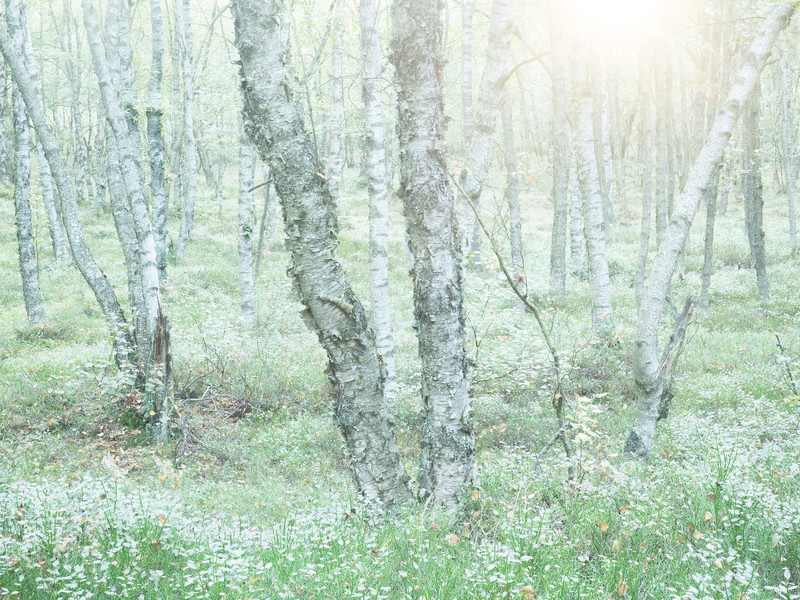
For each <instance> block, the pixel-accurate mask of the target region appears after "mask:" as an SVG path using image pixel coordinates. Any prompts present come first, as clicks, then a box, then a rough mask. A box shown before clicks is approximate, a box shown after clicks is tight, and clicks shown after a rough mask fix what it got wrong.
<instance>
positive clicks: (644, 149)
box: [634, 54, 653, 307]
mask: <svg viewBox="0 0 800 600" xmlns="http://www.w3.org/2000/svg"><path fill="white" fill-rule="evenodd" d="M639 88H640V90H639V91H640V101H639V111H640V113H641V117H640V118H639V123H640V132H641V139H640V141H641V152H640V156H641V158H640V160H641V162H642V214H641V231H640V234H639V260H638V262H637V266H636V281H635V284H634V286H635V293H636V306H637V307H638V306H641V304H642V298H643V297H644V282H645V277H646V275H647V257H648V255H649V252H650V229H651V228H650V222H651V219H652V212H653V211H652V198H653V134H652V130H653V123H652V107H651V98H652V95H651V93H650V61H648V60H646V59H645V55H644V54H642V55H641V56H640V57H639Z"/></svg>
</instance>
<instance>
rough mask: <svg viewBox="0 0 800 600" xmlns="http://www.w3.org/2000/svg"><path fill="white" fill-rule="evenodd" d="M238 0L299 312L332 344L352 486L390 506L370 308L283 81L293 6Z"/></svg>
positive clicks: (394, 471)
mask: <svg viewBox="0 0 800 600" xmlns="http://www.w3.org/2000/svg"><path fill="white" fill-rule="evenodd" d="M232 6H233V12H234V18H235V23H234V24H235V31H236V40H235V43H236V47H237V48H238V50H239V56H240V58H241V79H242V93H243V97H244V115H245V122H246V123H248V127H247V134H248V136H249V137H250V138H251V139H252V140H253V143H254V144H255V146H256V149H257V150H258V152H259V154H260V155H261V157H262V158H263V159H264V160H265V161H266V162H267V163H268V164H269V166H270V170H271V173H272V177H273V181H274V183H275V188H276V190H277V193H278V196H279V197H280V200H281V204H282V208H283V215H284V223H285V230H286V231H285V233H286V246H287V249H288V250H289V253H290V255H291V261H292V266H291V268H290V271H289V272H290V274H291V275H292V278H293V279H294V282H295V286H296V289H297V291H298V293H299V295H300V299H301V301H302V303H303V305H304V306H305V310H304V311H303V317H304V319H305V321H306V323H307V324H308V326H309V327H310V328H311V329H312V330H313V331H315V332H316V333H317V335H318V336H319V340H320V343H321V344H322V346H323V347H324V348H325V350H326V352H327V354H328V363H329V377H330V379H331V383H332V385H333V388H334V390H335V403H334V416H335V419H336V422H337V424H338V426H339V429H340V431H341V432H342V435H343V437H344V440H345V443H346V445H347V449H348V453H349V456H350V461H351V462H350V465H351V469H352V472H353V478H354V480H355V483H356V488H357V491H358V494H359V495H360V496H361V497H362V498H363V499H364V500H365V501H366V502H367V503H372V504H375V505H376V506H377V507H378V508H379V509H382V510H390V509H391V508H392V507H394V506H396V505H397V504H399V503H401V502H403V501H404V500H406V499H407V498H408V497H409V495H410V494H409V488H408V476H407V475H406V473H405V471H404V469H403V467H402V465H401V463H400V455H399V452H398V449H397V442H396V440H395V425H394V414H393V411H392V409H391V407H390V406H389V405H388V404H387V403H386V401H385V398H384V385H385V377H384V372H383V370H382V368H381V363H380V358H379V356H378V351H377V348H376V345H375V341H374V337H373V336H372V334H371V332H370V330H369V327H368V323H367V316H366V312H365V311H364V307H363V306H362V304H361V303H360V302H359V300H358V298H357V297H356V295H355V293H354V292H353V290H352V288H351V287H350V284H349V282H348V281H347V278H346V276H345V273H344V269H343V268H342V266H341V264H340V263H339V261H338V260H337V257H336V245H337V230H338V222H337V221H338V220H337V210H336V201H335V200H334V198H333V197H332V196H331V193H330V191H329V189H328V186H327V185H326V183H325V180H324V179H322V178H321V177H320V176H319V173H321V172H322V170H321V164H320V163H319V160H318V158H317V155H316V152H315V150H314V146H313V143H312V140H311V138H310V136H309V135H308V134H307V133H306V132H305V130H304V128H303V122H302V119H301V116H300V115H301V112H300V110H299V109H298V107H297V105H296V104H295V102H294V99H293V97H292V93H291V90H290V88H289V87H288V86H286V85H285V83H286V81H287V78H288V77H290V74H289V73H290V65H289V64H288V63H287V61H288V52H287V48H286V47H285V45H284V43H283V41H282V40H283V36H282V34H281V27H282V23H283V21H284V18H285V14H286V13H285V11H286V10H287V8H288V6H287V4H285V3H284V2H283V0H234V1H233V2H232Z"/></svg>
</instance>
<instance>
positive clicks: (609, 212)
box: [589, 56, 614, 224]
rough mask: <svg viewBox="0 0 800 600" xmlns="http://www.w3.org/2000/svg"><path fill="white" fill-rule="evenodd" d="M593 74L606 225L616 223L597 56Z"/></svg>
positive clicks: (596, 140)
mask: <svg viewBox="0 0 800 600" xmlns="http://www.w3.org/2000/svg"><path fill="white" fill-rule="evenodd" d="M590 63H591V72H590V73H589V79H590V85H591V93H592V129H593V131H594V135H593V138H594V155H595V158H596V160H597V183H598V186H599V191H600V198H601V199H602V207H603V221H604V222H605V223H606V224H611V223H613V222H614V206H613V204H612V202H611V194H610V186H609V182H608V177H609V175H610V172H609V171H607V169H606V156H605V144H604V140H605V138H606V133H607V130H608V127H607V124H606V123H605V122H604V121H605V119H604V112H605V110H604V109H605V94H603V77H602V72H603V65H602V62H601V60H600V58H598V57H597V56H592V58H591V60H590Z"/></svg>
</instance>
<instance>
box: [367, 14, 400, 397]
mask: <svg viewBox="0 0 800 600" xmlns="http://www.w3.org/2000/svg"><path fill="white" fill-rule="evenodd" d="M359 18H360V24H361V63H362V65H363V68H364V78H363V80H362V83H361V93H362V97H363V99H364V142H363V154H364V166H365V169H366V172H367V180H368V182H369V265H370V269H369V273H370V276H369V296H370V308H371V309H372V327H373V329H374V330H375V341H376V344H377V346H378V354H380V355H381V358H382V359H383V364H384V366H385V367H386V392H385V396H386V400H387V401H388V402H391V403H394V402H395V401H396V391H395V362H394V337H393V334H392V320H391V314H390V312H389V192H388V189H387V180H386V176H387V175H386V174H387V169H386V163H385V159H386V152H385V143H386V140H385V135H384V128H383V106H382V101H381V88H382V85H381V75H382V72H383V60H382V56H381V38H380V20H379V18H380V2H379V0H361V4H360V8H359Z"/></svg>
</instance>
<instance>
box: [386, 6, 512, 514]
mask: <svg viewBox="0 0 800 600" xmlns="http://www.w3.org/2000/svg"><path fill="white" fill-rule="evenodd" d="M507 4H508V3H507V2H506V1H505V0H495V9H494V12H497V13H499V14H498V15H497V16H495V18H493V19H492V20H493V23H494V25H493V27H492V29H493V31H494V30H495V27H498V26H499V24H500V22H503V23H506V22H505V18H506V17H503V18H499V17H500V16H501V15H502V14H505V12H504V11H505V10H507V9H504V8H503V7H504V6H506V5H507ZM440 8H441V5H440V4H439V2H438V1H437V0H394V2H393V4H392V61H393V62H394V65H395V69H396V72H397V87H398V101H397V104H398V121H397V130H398V137H399V139H400V196H401V197H402V199H403V206H404V210H405V216H406V229H407V232H408V242H409V247H410V248H411V253H412V255H413V257H414V267H413V271H412V272H413V276H414V315H415V317H416V320H417V323H418V324H419V327H418V330H417V335H418V338H419V355H420V358H421V360H422V401H423V406H424V408H425V417H426V419H425V424H424V425H423V434H422V455H421V457H420V473H419V476H418V481H419V485H420V488H421V490H420V493H421V495H422V496H427V495H430V497H431V498H432V500H433V502H434V503H435V504H438V505H443V506H446V507H448V508H455V507H456V506H459V505H461V504H462V502H463V501H464V500H465V499H466V495H467V494H468V493H469V490H470V488H471V487H472V485H473V483H474V481H475V463H474V459H473V454H474V452H475V444H474V439H473V435H472V406H471V403H470V398H469V393H468V385H467V377H466V369H467V361H466V352H465V349H464V341H465V340H464V307H463V285H464V283H463V281H464V280H463V271H462V268H461V260H462V259H461V257H462V249H461V247H460V242H461V239H460V238H459V235H458V229H457V227H458V225H457V223H456V209H455V203H454V200H453V195H452V192H451V190H450V185H449V182H448V175H447V158H446V156H447V155H446V147H445V143H444V128H445V122H444V106H443V98H442V93H443V92H442V46H441V44H442V22H441V18H440V17H441V16H440V12H439V11H440ZM508 9H510V5H508ZM498 35H502V36H505V37H504V40H505V41H503V40H500V41H498V39H497V38H496V37H495V38H493V44H492V46H493V48H495V49H496V50H500V51H501V53H502V48H504V47H505V48H507V46H508V43H509V41H510V23H506V24H505V25H503V26H502V27H500V30H499V31H498ZM499 60H500V57H499V56H496V55H492V56H491V57H490V59H489V63H491V64H495V65H497V64H498V62H499ZM498 71H499V73H495V74H496V75H499V74H500V73H502V71H504V69H503V68H499V69H498ZM486 73H487V75H486V77H484V80H485V81H484V84H482V90H484V91H485V90H488V89H490V88H491V89H499V88H498V87H496V80H495V79H494V77H493V76H491V74H492V73H493V69H492V68H490V67H488V66H487V69H486ZM492 81H494V82H495V83H492ZM500 87H501V86H500ZM484 91H482V101H481V110H480V113H479V115H478V119H477V122H476V130H477V137H478V144H477V145H476V146H474V147H473V148H475V147H482V141H481V138H482V137H484V136H485V132H486V131H487V128H491V129H493V128H494V119H496V110H495V112H494V117H493V118H490V116H489V115H488V113H490V112H492V111H491V110H490V109H491V106H490V102H489V99H488V98H483V93H484ZM496 100H497V99H493V102H494V103H495V104H494V106H496ZM489 139H490V140H491V137H490V138H489ZM481 152H484V150H481ZM481 161H482V162H481V163H480V165H478V164H476V163H473V166H474V167H478V166H481V165H484V164H488V159H487V158H482V159H481ZM483 169H485V167H482V170H481V171H480V173H483ZM477 181H478V183H479V182H480V180H477ZM478 189H480V186H478Z"/></svg>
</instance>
